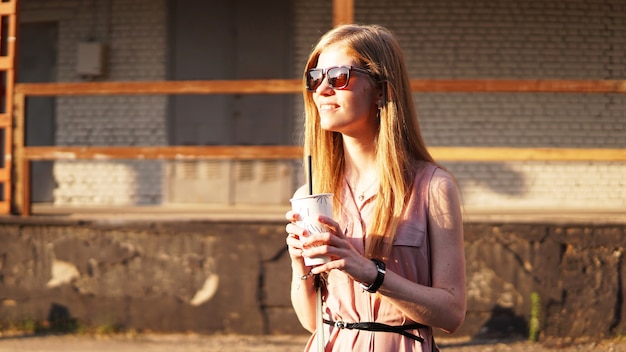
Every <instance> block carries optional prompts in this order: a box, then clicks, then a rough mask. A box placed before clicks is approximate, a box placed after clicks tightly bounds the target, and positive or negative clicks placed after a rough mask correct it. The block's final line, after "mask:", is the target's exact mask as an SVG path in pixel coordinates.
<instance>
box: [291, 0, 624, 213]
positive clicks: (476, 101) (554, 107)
mask: <svg viewBox="0 0 626 352" xmlns="http://www.w3.org/2000/svg"><path fill="white" fill-rule="evenodd" d="M296 8H297V11H296V13H295V16H296V21H295V23H296V28H295V32H296V35H297V38H298V40H297V41H296V42H297V49H296V57H295V60H296V63H297V64H296V65H295V66H296V67H299V68H300V69H298V70H297V72H295V73H294V74H301V68H302V67H303V66H304V62H305V60H306V57H307V55H308V53H309V50H310V48H311V45H313V44H314V43H315V41H316V40H317V38H318V36H319V34H320V33H323V32H325V31H326V30H328V29H329V28H330V27H331V21H332V2H331V1H330V0H327V1H323V2H315V3H312V2H308V1H304V0H299V1H298V5H297V6H296ZM355 22H358V23H378V24H381V25H383V26H386V27H388V28H390V29H391V30H392V31H394V32H395V33H396V35H397V36H398V38H399V40H400V42H401V44H402V46H403V49H404V54H405V57H406V60H407V63H408V69H409V73H410V75H411V78H441V79H480V78H489V79H588V80H594V79H619V80H624V79H626V54H625V53H626V4H625V3H624V2H623V1H620V0H611V1H604V2H601V3H600V2H594V1H576V0H568V1H559V2H557V1H530V0H526V1H515V0H506V1H491V2H484V1H474V0H471V1H453V0H445V1H399V0H398V1H394V0H387V1H374V0H362V1H356V2H355ZM415 102H416V104H417V107H418V114H419V118H420V122H421V124H422V129H423V133H424V137H425V139H426V142H427V144H428V145H431V146H480V147H499V146H503V147H530V148H532V147H568V148H576V147H580V148H626V95H625V94H534V93H532V94H531V93H524V94H512V93H506V94H505V93H502V94H476V93H470V94H468V93H452V94H430V93H429V94H424V93H420V94H415ZM301 108H302V105H301V104H300V105H299V106H298V107H297V109H301ZM296 116H298V117H299V116H300V115H296ZM296 125H298V124H296ZM444 166H446V167H447V168H448V169H449V170H450V171H451V172H452V173H454V175H455V176H456V177H457V178H458V180H459V182H460V186H461V189H462V191H463V193H464V201H465V205H466V207H468V208H495V207H497V208H540V207H553V208H598V207H605V208H606V207H608V208H624V207H626V165H625V164H624V163H608V162H580V163H564V162H508V163H445V165H444Z"/></svg>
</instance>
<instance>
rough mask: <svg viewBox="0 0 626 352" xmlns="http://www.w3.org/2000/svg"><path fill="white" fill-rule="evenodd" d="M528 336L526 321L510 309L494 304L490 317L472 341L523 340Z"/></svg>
mask: <svg viewBox="0 0 626 352" xmlns="http://www.w3.org/2000/svg"><path fill="white" fill-rule="evenodd" d="M527 334H528V321H527V320H526V318H525V317H522V316H520V315H516V314H515V311H513V309H511V308H506V307H502V306H500V305H499V304H496V305H495V306H494V307H493V309H492V310H491V316H490V317H489V320H487V321H486V322H485V323H484V324H483V325H482V326H481V327H480V329H479V330H478V333H477V334H476V335H475V336H474V339H477V340H484V339H502V338H516V337H520V338H523V337H525V336H526V335H527Z"/></svg>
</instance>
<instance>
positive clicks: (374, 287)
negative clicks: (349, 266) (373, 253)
mask: <svg viewBox="0 0 626 352" xmlns="http://www.w3.org/2000/svg"><path fill="white" fill-rule="evenodd" d="M372 261H373V262H374V264H376V270H378V274H377V275H376V280H374V283H372V284H371V285H369V286H366V285H365V284H363V283H361V288H362V289H364V290H365V291H367V292H370V293H375V292H376V291H378V289H379V288H380V286H382V284H383V281H384V280H385V273H386V272H387V271H386V270H385V268H386V267H385V263H383V262H382V261H380V260H378V259H372Z"/></svg>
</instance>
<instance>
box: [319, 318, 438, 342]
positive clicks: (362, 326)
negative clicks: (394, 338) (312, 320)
mask: <svg viewBox="0 0 626 352" xmlns="http://www.w3.org/2000/svg"><path fill="white" fill-rule="evenodd" d="M324 324H328V325H333V326H334V327H336V328H338V329H349V330H352V329H354V330H366V331H382V332H395V333H397V334H400V335H402V336H406V337H408V338H410V339H413V340H415V341H419V342H424V339H423V338H421V337H419V336H416V335H413V334H411V333H408V332H406V331H405V330H413V329H420V328H427V327H428V326H426V325H423V324H420V323H413V324H407V325H397V326H393V325H387V324H383V323H375V322H361V323H346V322H343V321H330V320H326V319H324Z"/></svg>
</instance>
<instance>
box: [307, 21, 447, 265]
mask: <svg viewBox="0 0 626 352" xmlns="http://www.w3.org/2000/svg"><path fill="white" fill-rule="evenodd" d="M337 44H339V45H340V46H341V48H342V49H344V50H345V51H346V52H347V54H348V55H350V56H352V57H353V58H354V59H355V60H356V62H357V63H358V64H360V65H361V67H363V68H365V69H367V70H369V71H370V72H372V75H373V76H374V77H376V80H377V81H378V84H380V87H381V89H382V94H383V99H384V100H383V104H382V105H381V107H380V111H379V113H380V126H379V129H378V136H377V138H376V141H375V143H376V165H377V170H378V178H379V185H380V187H379V190H378V194H377V196H376V205H375V209H374V221H372V222H371V224H370V226H369V228H368V230H367V232H368V234H367V238H366V249H365V252H366V255H367V256H368V257H370V258H380V259H386V258H387V257H388V256H389V253H390V251H391V245H392V243H393V239H394V237H395V233H396V230H397V228H398V224H399V222H400V220H401V217H402V212H403V209H404V208H405V205H406V203H407V201H408V195H409V191H410V188H411V185H412V183H413V179H414V177H415V172H416V167H417V166H416V165H417V164H418V163H417V162H416V161H419V160H422V161H428V162H434V161H433V158H432V157H431V155H430V153H429V152H428V150H427V149H426V145H425V143H424V140H423V138H422V134H421V131H420V127H419V123H418V120H417V113H416V111H415V105H414V102H413V96H412V93H411V86H410V82H409V77H408V72H407V69H406V65H405V63H404V57H403V54H402V50H401V49H400V45H399V43H398V41H397V39H396V38H395V37H394V35H393V34H392V33H391V32H390V31H389V30H387V29H385V28H383V27H381V26H378V25H355V24H349V25H341V26H338V27H336V28H334V29H332V30H330V31H329V32H327V33H326V34H325V35H324V36H322V37H321V39H320V40H319V42H318V43H317V45H316V46H315V48H314V49H313V51H312V52H311V54H310V56H309V59H308V61H307V63H306V67H305V70H304V71H305V72H306V70H308V69H310V68H313V67H315V66H316V65H317V61H318V58H319V56H320V54H321V52H322V51H323V50H324V49H326V48H328V47H329V46H333V45H337ZM304 108H305V115H306V118H305V135H304V154H305V160H306V156H307V155H311V156H312V178H313V180H314V182H313V191H314V192H315V193H326V192H329V193H334V194H340V191H341V188H342V185H343V179H344V175H345V174H344V172H345V165H344V151H343V143H342V136H341V134H340V133H337V132H329V131H325V130H322V128H321V127H320V117H319V113H318V111H317V108H316V106H315V103H314V101H313V96H312V93H310V92H308V91H307V90H306V89H304ZM338 198H339V197H335V209H339V207H340V206H341V205H340V202H339V199H338Z"/></svg>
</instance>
